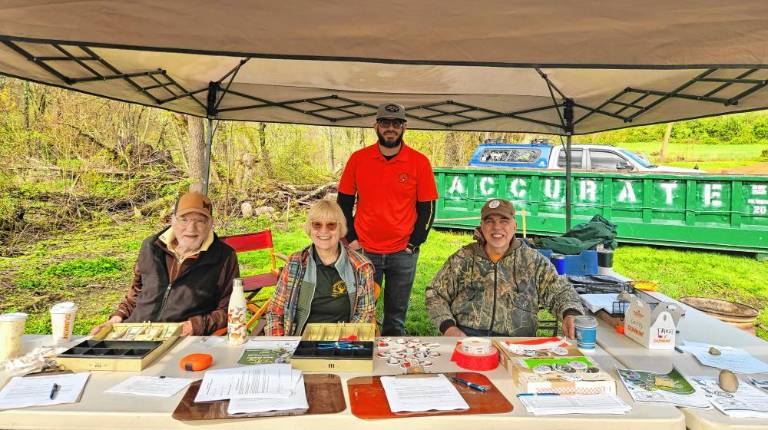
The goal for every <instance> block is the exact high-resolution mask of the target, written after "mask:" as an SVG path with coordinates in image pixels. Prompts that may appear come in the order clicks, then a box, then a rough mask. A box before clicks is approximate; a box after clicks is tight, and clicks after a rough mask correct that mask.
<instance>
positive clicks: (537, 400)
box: [518, 394, 632, 415]
mask: <svg viewBox="0 0 768 430" xmlns="http://www.w3.org/2000/svg"><path fill="white" fill-rule="evenodd" d="M518 398H519V399H520V402H521V403H522V404H523V406H525V409H526V410H527V411H528V412H530V413H532V414H534V415H565V414H610V415H621V414H626V413H627V412H629V411H630V410H631V409H632V408H631V407H630V406H629V405H627V404H626V403H624V402H623V401H622V400H621V399H620V398H618V397H616V396H615V395H613V394H589V395H572V396H560V395H556V394H554V395H552V394H545V395H530V396H529V395H523V396H518Z"/></svg>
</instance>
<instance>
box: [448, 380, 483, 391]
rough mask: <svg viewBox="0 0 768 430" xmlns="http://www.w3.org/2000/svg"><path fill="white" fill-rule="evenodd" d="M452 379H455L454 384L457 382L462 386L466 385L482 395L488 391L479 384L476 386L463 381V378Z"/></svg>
mask: <svg viewBox="0 0 768 430" xmlns="http://www.w3.org/2000/svg"><path fill="white" fill-rule="evenodd" d="M451 379H453V382H457V383H459V384H461V385H466V386H467V387H469V388H471V389H473V390H475V391H480V392H482V393H484V392H486V391H488V387H486V386H485V385H478V384H475V383H474V382H469V381H467V380H464V379H461V378H451Z"/></svg>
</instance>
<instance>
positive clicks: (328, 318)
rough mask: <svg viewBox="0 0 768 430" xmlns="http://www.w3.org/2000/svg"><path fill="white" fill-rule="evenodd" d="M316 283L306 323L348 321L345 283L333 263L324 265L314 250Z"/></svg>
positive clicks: (348, 306) (347, 299)
mask: <svg viewBox="0 0 768 430" xmlns="http://www.w3.org/2000/svg"><path fill="white" fill-rule="evenodd" d="M313 253H314V259H315V262H316V263H317V284H315V296H314V298H313V299H312V308H311V309H310V311H309V319H307V323H328V322H349V319H350V315H349V312H350V303H349V294H348V293H347V285H346V284H345V283H344V281H343V280H342V279H341V276H340V275H339V272H338V270H336V267H334V265H333V264H331V265H328V266H326V265H325V264H323V261H322V260H320V257H319V256H318V255H317V252H316V251H314V249H313Z"/></svg>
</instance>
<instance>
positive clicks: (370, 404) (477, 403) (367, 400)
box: [347, 372, 512, 420]
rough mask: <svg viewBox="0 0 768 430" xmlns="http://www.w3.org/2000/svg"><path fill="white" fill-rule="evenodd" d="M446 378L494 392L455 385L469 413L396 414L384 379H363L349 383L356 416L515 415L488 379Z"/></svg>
mask: <svg viewBox="0 0 768 430" xmlns="http://www.w3.org/2000/svg"><path fill="white" fill-rule="evenodd" d="M445 376H446V377H448V378H451V377H454V376H455V377H458V378H462V379H465V380H467V381H469V382H474V383H476V384H480V385H487V386H490V387H491V388H490V389H489V390H488V391H486V392H484V393H483V392H480V391H475V390H473V389H471V388H469V387H467V386H466V385H462V384H457V383H455V382H454V383H453V385H454V386H455V387H456V389H457V390H458V391H459V394H461V396H462V397H464V400H466V402H467V404H468V405H469V409H467V410H463V411H427V412H398V413H393V412H392V411H391V410H390V409H389V402H388V401H387V395H386V394H385V392H384V387H382V385H381V377H380V376H361V377H359V378H352V379H350V380H348V381H347V389H348V390H349V404H350V407H351V408H352V414H353V415H354V416H356V417H358V418H362V419H366V420H373V419H382V418H406V417H427V416H433V415H469V414H502V413H506V412H511V411H512V403H509V400H507V398H506V397H504V395H503V394H501V392H500V391H499V389H498V388H496V386H495V385H493V383H492V382H491V381H490V380H489V379H488V378H487V377H486V376H485V375H483V374H481V373H474V372H453V373H445Z"/></svg>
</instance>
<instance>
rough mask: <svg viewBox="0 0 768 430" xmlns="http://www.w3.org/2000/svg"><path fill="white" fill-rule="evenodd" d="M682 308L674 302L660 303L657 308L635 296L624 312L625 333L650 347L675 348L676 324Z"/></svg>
mask: <svg viewBox="0 0 768 430" xmlns="http://www.w3.org/2000/svg"><path fill="white" fill-rule="evenodd" d="M681 314H682V310H681V309H680V307H679V306H677V305H675V304H673V303H659V304H657V305H656V307H655V308H653V309H652V308H651V305H650V304H648V303H646V302H645V301H644V300H642V299H640V298H637V297H634V298H632V301H631V302H630V305H629V309H627V311H626V313H625V314H624V334H626V335H627V337H629V338H630V339H633V340H634V341H635V342H637V343H639V344H640V345H643V346H644V347H646V348H648V349H673V348H674V347H675V326H676V323H675V322H676V321H678V320H679V319H680V316H681Z"/></svg>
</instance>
